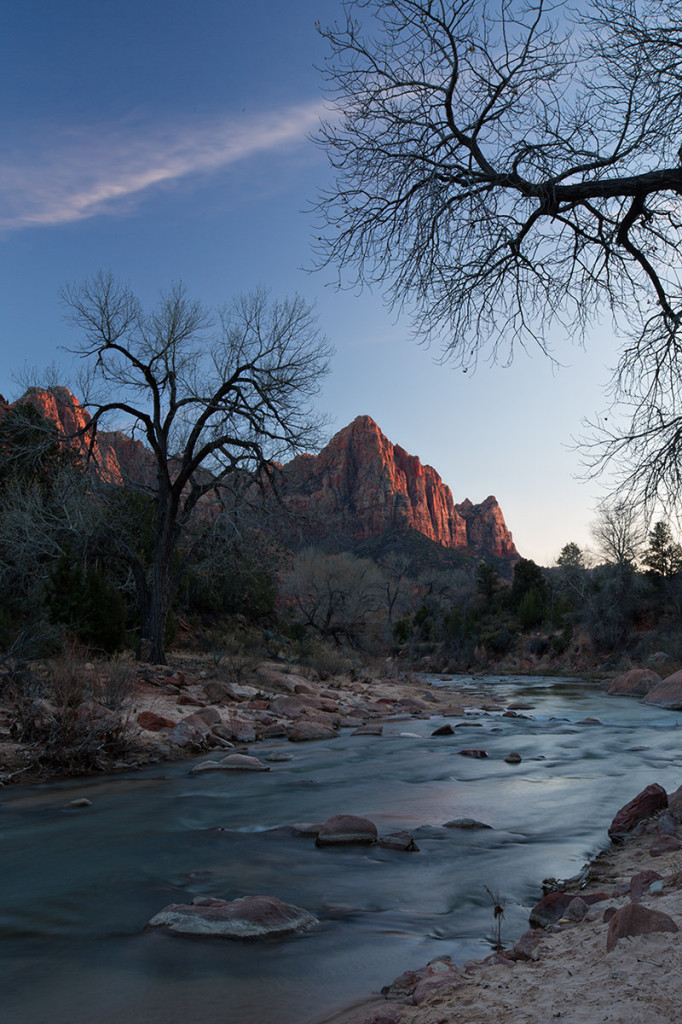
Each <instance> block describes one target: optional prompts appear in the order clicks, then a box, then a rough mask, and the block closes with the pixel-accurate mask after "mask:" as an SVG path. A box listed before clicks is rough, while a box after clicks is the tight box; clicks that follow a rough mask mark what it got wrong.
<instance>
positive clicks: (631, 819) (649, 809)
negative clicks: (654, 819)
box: [609, 782, 668, 843]
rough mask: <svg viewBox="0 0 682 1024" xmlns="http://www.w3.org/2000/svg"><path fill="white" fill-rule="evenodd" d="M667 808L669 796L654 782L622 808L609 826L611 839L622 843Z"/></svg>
mask: <svg viewBox="0 0 682 1024" xmlns="http://www.w3.org/2000/svg"><path fill="white" fill-rule="evenodd" d="M667 806H668V794H667V793H666V791H665V790H664V789H663V787H662V786H659V785H658V783H657V782H654V783H653V784H652V785H651V786H647V787H646V789H643V790H642V792H641V793H638V794H637V796H636V797H633V799H632V800H630V801H629V803H627V804H625V805H624V806H623V807H621V809H620V810H619V811H618V813H617V814H616V816H615V818H614V819H613V821H612V822H611V825H610V826H609V838H610V839H611V840H612V842H614V843H617V842H621V841H622V840H623V839H624V838H625V837H626V836H627V835H629V834H630V833H631V832H632V831H633V829H635V828H636V827H637V826H638V825H639V823H640V822H642V821H645V820H646V819H647V818H650V817H651V816H652V814H656V812H657V811H662V810H663V809H664V808H666V807H667Z"/></svg>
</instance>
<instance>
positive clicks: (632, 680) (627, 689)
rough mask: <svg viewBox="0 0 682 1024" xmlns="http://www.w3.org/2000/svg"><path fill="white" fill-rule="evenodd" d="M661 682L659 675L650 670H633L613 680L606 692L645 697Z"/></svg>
mask: <svg viewBox="0 0 682 1024" xmlns="http://www.w3.org/2000/svg"><path fill="white" fill-rule="evenodd" d="M660 682H661V677H660V676H659V674H658V673H657V672H652V671H651V669H650V668H633V669H630V671H629V672H624V673H623V674H622V675H620V676H616V678H615V679H612V680H611V682H610V683H609V686H608V689H607V691H606V692H607V693H609V694H612V695H613V694H620V695H622V696H624V697H644V696H645V695H646V694H647V693H649V691H650V690H651V689H653V687H654V686H656V685H657V684H658V683H660Z"/></svg>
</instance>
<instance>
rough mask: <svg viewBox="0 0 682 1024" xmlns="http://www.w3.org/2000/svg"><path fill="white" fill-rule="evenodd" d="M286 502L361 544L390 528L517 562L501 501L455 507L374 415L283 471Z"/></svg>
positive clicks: (324, 527)
mask: <svg viewBox="0 0 682 1024" xmlns="http://www.w3.org/2000/svg"><path fill="white" fill-rule="evenodd" d="M280 489H281V492H282V496H283V498H284V501H285V504H286V505H287V506H288V507H289V508H290V509H291V510H292V511H293V512H295V513H297V514H300V515H304V516H306V517H307V518H309V519H312V520H314V521H315V522H316V523H317V524H318V525H319V527H320V531H321V532H324V531H325V530H326V532H330V531H331V530H338V531H340V532H342V533H346V534H348V535H349V536H351V537H353V538H354V539H356V540H362V539H365V538H367V537H371V536H374V535H376V534H379V533H384V532H386V531H389V530H417V531H418V532H419V533H422V534H424V535H425V536H426V537H428V538H429V539H430V540H433V541H435V542H436V543H438V544H442V545H443V546H444V547H447V548H463V549H465V548H470V549H472V550H473V551H475V552H477V553H480V554H489V555H496V556H498V557H501V558H518V553H517V551H516V548H515V547H514V542H513V540H512V536H511V534H510V533H509V531H508V530H507V527H506V526H505V522H504V518H503V516H502V511H501V509H500V507H499V505H498V504H497V501H496V499H495V498H494V497H492V496H491V497H489V498H486V500H485V501H484V502H482V503H481V504H480V505H474V504H472V503H471V502H470V501H469V500H466V501H464V502H463V503H462V504H461V505H455V503H454V501H453V498H452V493H451V491H450V488H449V487H447V486H446V484H444V483H443V481H442V480H441V478H440V476H439V475H438V473H437V472H436V471H435V469H433V468H432V467H431V466H423V465H422V463H421V462H420V461H419V459H418V458H417V457H416V456H415V455H409V454H408V453H407V452H406V451H405V450H404V449H403V448H400V447H399V446H398V445H394V444H392V443H391V442H390V441H389V440H388V438H386V437H385V436H384V435H383V434H382V432H381V430H380V429H379V427H378V426H377V424H376V423H375V422H374V421H373V420H372V419H370V417H369V416H359V417H358V418H357V419H355V420H353V422H352V423H351V424H350V425H349V426H347V427H345V428H344V429H343V430H341V431H339V433H338V434H336V435H335V436H334V437H333V438H332V440H331V441H330V442H329V444H328V445H327V447H326V448H324V449H323V450H322V451H321V452H320V454H319V455H317V456H311V455H302V456H299V457H298V458H296V459H294V460H293V461H292V462H290V463H288V464H287V465H285V466H283V467H282V468H281V471H280Z"/></svg>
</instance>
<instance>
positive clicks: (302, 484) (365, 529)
mask: <svg viewBox="0 0 682 1024" xmlns="http://www.w3.org/2000/svg"><path fill="white" fill-rule="evenodd" d="M20 401H21V402H30V403H31V404H32V405H34V406H35V408H36V409H38V411H39V412H41V413H42V414H43V416H45V418H46V419H48V420H50V421H51V422H52V423H54V424H55V425H56V426H57V427H58V429H59V430H60V432H63V434H64V435H65V436H67V437H71V438H74V441H73V443H74V444H75V445H76V446H77V447H78V448H80V449H81V451H83V453H85V452H87V451H89V449H90V446H91V445H92V457H93V459H94V462H95V465H96V466H97V468H98V471H99V473H100V474H101V476H102V477H103V479H105V480H106V481H108V482H110V483H126V482H130V481H135V482H136V483H144V484H146V485H147V486H150V485H152V484H153V480H154V473H155V467H154V460H153V458H152V457H151V455H150V453H149V451H148V450H147V449H146V448H145V446H144V445H143V444H142V443H141V442H140V441H135V440H133V439H132V438H130V437H128V436H127V435H126V434H123V433H121V432H119V431H103V430H100V431H98V433H97V436H96V438H95V441H94V443H92V437H91V431H90V430H89V429H88V428H89V425H90V422H91V417H90V414H89V413H88V412H87V411H86V410H85V409H84V408H83V406H82V405H81V404H80V402H79V401H78V399H77V398H76V397H75V396H74V395H73V394H72V393H71V391H69V389H68V388H64V387H54V388H50V389H49V390H43V389H39V388H31V389H30V390H29V391H28V392H27V393H26V394H25V395H24V396H23V397H22V398H21V399H20ZM5 404H6V403H5ZM1 411H2V410H1V408H0V414H1ZM278 489H279V491H280V494H281V496H282V498H283V500H284V502H285V504H286V505H287V507H288V508H289V509H290V510H291V511H292V512H294V513H296V514H297V515H300V516H301V517H304V518H305V520H306V521H307V522H308V523H312V524H314V527H315V532H316V533H317V534H318V535H325V534H328V533H331V532H339V533H343V534H346V535H348V536H350V537H352V538H353V539H355V540H364V539H366V538H368V537H373V536H376V535H378V534H381V533H386V532H387V531H398V530H416V531H417V532H419V533H421V534H423V535H424V536H425V537H428V538H429V540H432V541H435V542H436V543H437V544H442V545H443V546H444V547H446V548H453V549H470V550H471V551H473V552H475V553H477V554H481V555H495V556H497V557H500V558H510V559H514V558H518V552H517V551H516V548H515V547H514V542H513V540H512V536H511V533H510V532H509V530H508V529H507V527H506V525H505V522H504V517H503V515H502V511H501V509H500V506H499V505H498V504H497V501H496V499H495V498H494V497H492V496H490V497H488V498H486V499H485V501H483V502H481V504H479V505H474V504H472V502H470V501H469V500H468V499H467V500H465V501H464V502H462V503H461V504H460V505H455V503H454V501H453V498H452V493H451V491H450V488H449V487H447V486H446V484H444V483H443V481H442V480H441V478H440V476H439V475H438V473H437V472H436V471H435V469H433V468H432V467H431V466H423V465H422V463H421V462H420V461H419V459H418V458H417V457H416V456H415V455H409V454H408V453H407V452H406V451H405V450H404V449H403V448H400V447H399V446H398V445H394V444H392V443H391V442H390V441H389V440H388V438H387V437H385V436H384V434H382V432H381V430H380V429H379V427H378V426H377V424H376V423H375V422H374V420H372V419H371V418H370V417H369V416H358V417H357V419H355V420H353V422H352V423H351V424H349V426H347V427H344V429H343V430H340V431H339V433H338V434H336V435H335V436H334V437H333V438H332V440H331V441H330V442H329V444H328V445H327V447H326V448H324V449H323V450H322V451H321V452H320V454H319V455H300V456H298V457H297V458H295V459H293V461H292V462H289V463H287V464H286V465H285V466H282V467H279V469H278Z"/></svg>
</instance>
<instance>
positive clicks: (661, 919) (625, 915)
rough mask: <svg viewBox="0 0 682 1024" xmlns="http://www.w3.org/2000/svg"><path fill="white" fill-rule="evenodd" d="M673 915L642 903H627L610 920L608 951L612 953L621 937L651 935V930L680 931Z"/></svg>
mask: <svg viewBox="0 0 682 1024" xmlns="http://www.w3.org/2000/svg"><path fill="white" fill-rule="evenodd" d="M678 931H679V928H678V927H677V925H676V924H675V922H674V921H673V919H672V917H668V915H667V914H664V913H662V912H661V911H660V910H649V909H648V907H643V906H642V904H641V903H627V904H626V905H625V906H624V907H621V908H620V910H617V911H616V913H615V914H614V915H613V917H612V918H611V920H610V921H609V930H608V934H607V936H606V951H607V953H610V952H611V950H612V949H613V948H614V947H615V945H616V943H617V942H618V940H619V939H624V938H626V937H632V936H635V935H650V934H651V932H678Z"/></svg>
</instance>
